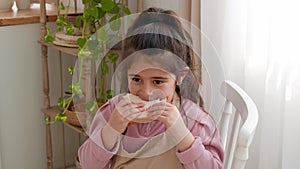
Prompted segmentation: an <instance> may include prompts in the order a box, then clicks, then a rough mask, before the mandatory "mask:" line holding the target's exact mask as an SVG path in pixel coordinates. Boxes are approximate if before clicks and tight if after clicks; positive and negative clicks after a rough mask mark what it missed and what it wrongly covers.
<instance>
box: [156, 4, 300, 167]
mask: <svg viewBox="0 0 300 169" xmlns="http://www.w3.org/2000/svg"><path fill="white" fill-rule="evenodd" d="M298 1H299V0H286V1H279V0H224V1H219V0H201V4H200V3H199V2H200V1H198V0H178V4H179V5H178V6H180V7H181V8H179V10H178V11H177V12H178V13H179V14H180V16H181V17H183V18H185V19H187V20H189V21H192V22H193V23H194V24H195V25H197V26H198V25H199V26H200V24H199V22H200V21H201V30H202V32H203V33H204V35H205V37H207V38H209V40H210V41H211V42H212V43H213V45H214V47H215V49H216V50H217V51H216V52H217V53H218V54H219V56H220V59H221V61H222V63H223V66H224V71H225V75H226V79H229V80H232V81H234V82H236V83H237V84H239V85H240V86H241V87H242V88H244V89H245V90H246V92H247V93H248V94H249V95H250V97H251V98H252V99H253V100H254V102H255V103H256V104H257V106H258V110H259V113H260V116H259V126H258V128H257V131H256V135H255V138H254V140H253V143H252V145H251V149H250V159H249V161H248V162H247V166H246V168H247V169H296V168H299V166H300V159H299V158H298V155H299V154H300V132H299V130H300V122H299V120H300V102H299V101H300V43H299V41H300V10H299V9H298V8H300V2H298ZM174 3H175V1H174ZM175 6H176V5H175ZM160 7H164V8H169V7H170V6H168V5H166V4H162V3H160ZM200 9H201V18H200V17H199V15H200ZM202 45H203V44H202ZM205 50H206V49H205V48H202V51H203V52H205ZM216 120H217V119H216Z"/></svg>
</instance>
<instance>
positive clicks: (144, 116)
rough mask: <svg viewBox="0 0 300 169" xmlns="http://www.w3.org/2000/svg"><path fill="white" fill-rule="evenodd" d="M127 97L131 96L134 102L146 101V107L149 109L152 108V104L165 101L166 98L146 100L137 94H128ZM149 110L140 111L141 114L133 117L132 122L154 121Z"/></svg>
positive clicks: (130, 98)
mask: <svg viewBox="0 0 300 169" xmlns="http://www.w3.org/2000/svg"><path fill="white" fill-rule="evenodd" d="M127 97H128V98H129V100H130V101H131V102H132V103H135V104H137V103H144V108H145V109H148V108H150V107H151V106H152V105H154V104H156V103H159V102H165V101H166V99H155V100H151V101H145V100H142V99H141V98H140V97H138V96H136V95H133V94H130V93H129V94H127ZM148 114H149V112H148V111H143V112H140V116H139V117H137V118H135V119H133V120H132V122H131V123H134V122H136V123H148V122H151V121H153V120H152V119H150V118H149V115H148Z"/></svg>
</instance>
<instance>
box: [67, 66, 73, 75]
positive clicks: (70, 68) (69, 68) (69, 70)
mask: <svg viewBox="0 0 300 169" xmlns="http://www.w3.org/2000/svg"><path fill="white" fill-rule="evenodd" d="M68 72H69V74H70V75H71V76H72V75H73V74H74V67H73V66H69V67H68Z"/></svg>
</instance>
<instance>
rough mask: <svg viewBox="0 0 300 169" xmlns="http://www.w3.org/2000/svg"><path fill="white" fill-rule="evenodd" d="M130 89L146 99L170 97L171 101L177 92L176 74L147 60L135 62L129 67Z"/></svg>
mask: <svg viewBox="0 0 300 169" xmlns="http://www.w3.org/2000/svg"><path fill="white" fill-rule="evenodd" d="M127 73H128V89H129V91H130V93H131V94H134V95H137V96H139V97H140V98H141V99H143V100H145V101H149V100H154V99H157V98H161V99H162V98H168V99H167V100H168V101H171V99H172V98H173V95H174V93H175V88H176V80H175V79H176V78H175V75H174V74H171V73H169V72H166V71H165V70H163V69H161V68H159V67H155V66H153V65H152V64H149V63H147V62H145V61H144V62H137V63H136V62H135V63H134V64H133V65H132V66H131V67H130V68H129V69H128V72H127Z"/></svg>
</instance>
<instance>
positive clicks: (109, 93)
mask: <svg viewBox="0 0 300 169" xmlns="http://www.w3.org/2000/svg"><path fill="white" fill-rule="evenodd" d="M114 95H115V91H114V90H111V89H108V90H106V96H107V98H108V99H111V98H112V97H114Z"/></svg>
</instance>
